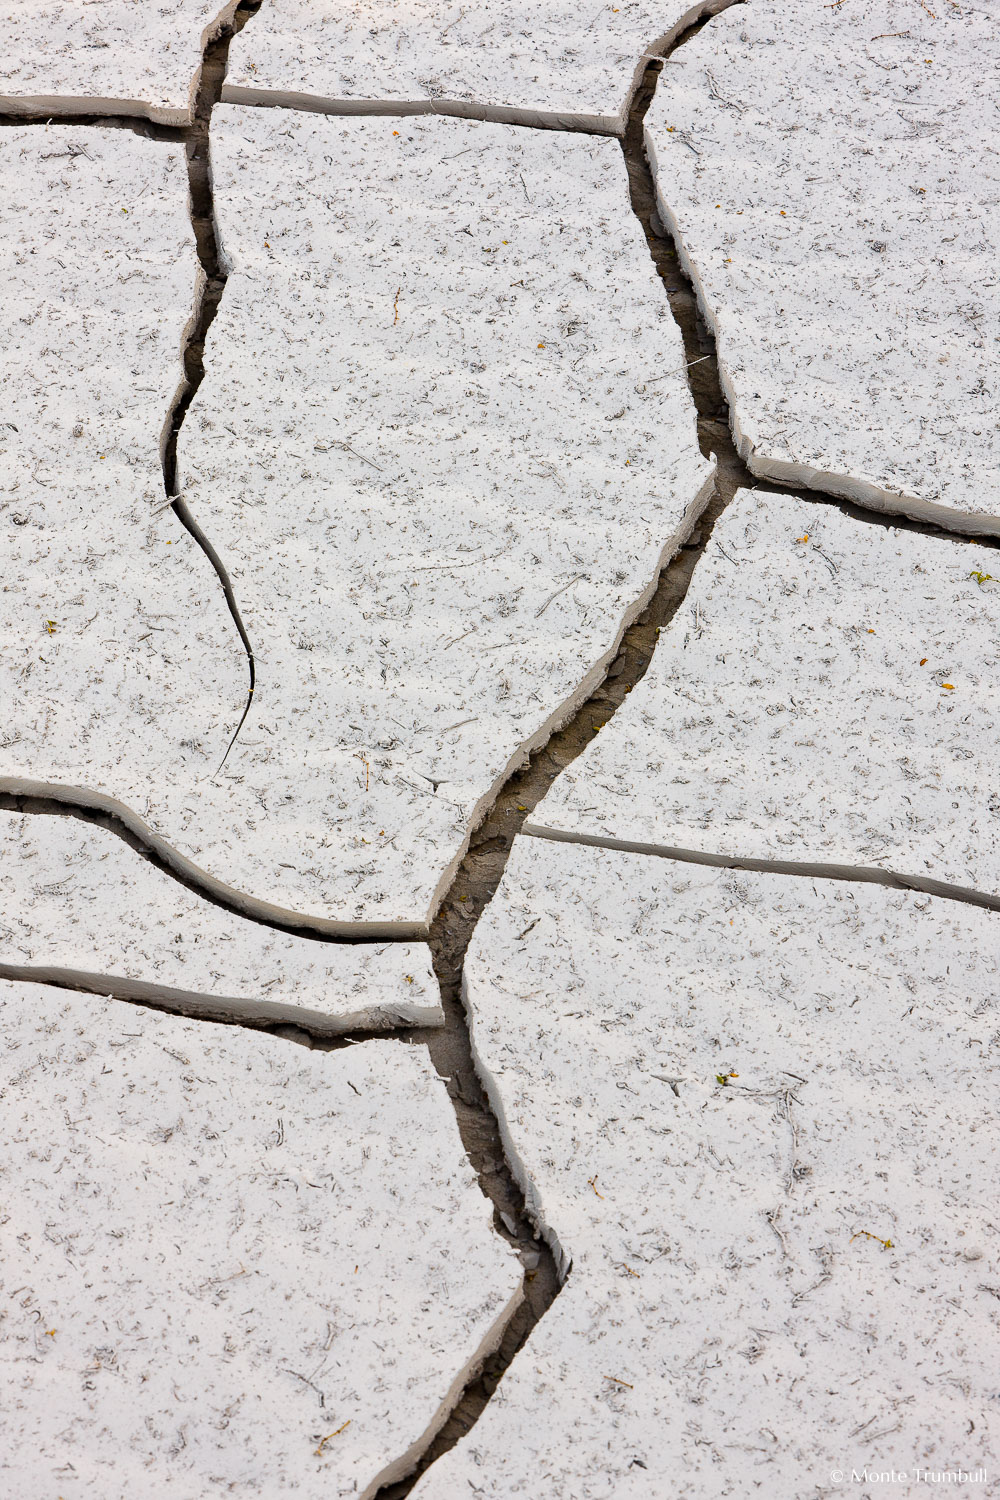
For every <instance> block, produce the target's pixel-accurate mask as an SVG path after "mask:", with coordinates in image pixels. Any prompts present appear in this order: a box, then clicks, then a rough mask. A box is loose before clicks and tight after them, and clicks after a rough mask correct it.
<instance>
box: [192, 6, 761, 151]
mask: <svg viewBox="0 0 1000 1500" xmlns="http://www.w3.org/2000/svg"><path fill="white" fill-rule="evenodd" d="M737 3H739V0H701V3H699V4H697V5H693V6H692V7H691V9H690V10H689V11H687V12H686V13H685V14H684V15H683V16H682V17H681V18H680V20H679V21H676V22H675V23H674V25H673V26H671V28H670V30H669V31H667V32H665V33H664V34H663V35H662V36H660V37H658V38H657V39H656V41H654V42H651V43H650V45H649V47H648V48H647V49H646V51H645V52H644V53H643V55H642V57H641V58H640V59H639V62H638V65H637V67H636V71H635V73H634V75H633V78H632V83H631V85H630V88H629V91H628V95H627V98H626V102H625V104H624V105H623V106H622V108H621V109H620V110H619V111H618V113H617V114H610V115H599V114H588V113H582V114H581V113H576V112H574V111H565V110H563V111H559V110H546V109H529V108H525V107H522V106H520V105H516V104H487V103H485V102H483V101H481V100H476V99H430V98H427V99H376V98H370V99H359V98H350V99H347V98H338V97H336V96H334V95H328V94H309V93H300V92H296V91H294V90H291V89H266V88H248V87H246V86H244V85H242V84H229V83H227V84H225V85H224V86H223V89H222V95H221V98H220V103H222V104H242V105H245V106H248V107H250V108H253V109H295V110H302V111H304V112H305V113H307V114H320V115H345V116H349V115H391V116H398V117H400V118H405V117H406V116H408V115H447V116H451V117H452V118H454V119H459V120H483V121H486V122H487V123H489V124H491V125H519V126H523V127H524V128H526V129H530V130H561V131H565V132H576V133H579V134H584V135H609V136H618V137H621V136H622V134H623V133H624V131H625V127H626V122H627V120H628V118H629V112H630V108H631V101H632V99H633V98H634V95H635V92H636V90H637V88H638V87H639V85H640V83H641V81H642V77H643V75H644V73H645V70H646V66H647V64H648V63H649V62H650V60H651V59H653V58H659V57H664V56H665V55H666V53H667V52H668V51H670V50H671V48H672V47H673V46H675V45H676V43H677V41H678V39H679V38H681V37H682V36H684V35H685V34H686V33H687V32H688V31H690V29H691V27H692V26H694V25H696V24H698V23H699V22H701V21H704V20H707V19H708V18H709V17H711V16H715V15H718V14H719V12H720V11H723V10H726V9H728V7H729V6H730V5H734V4H737Z"/></svg>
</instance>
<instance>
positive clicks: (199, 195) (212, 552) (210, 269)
mask: <svg viewBox="0 0 1000 1500" xmlns="http://www.w3.org/2000/svg"><path fill="white" fill-rule="evenodd" d="M261 4H262V0H245V3H244V4H242V5H239V6H238V7H237V8H236V10H235V11H234V13H233V17H232V20H230V21H228V22H227V23H225V24H224V25H223V26H222V28H221V29H220V31H219V34H218V35H217V36H216V37H214V38H213V39H212V41H210V42H209V44H208V46H207V47H206V49H205V54H204V57H203V59H202V65H201V72H200V74H199V77H198V88H197V93H196V95H195V104H194V118H193V120H192V122H191V124H190V125H188V126H185V127H183V128H182V130H181V135H182V136H183V139H184V145H185V156H186V159H187V169H188V191H189V193H190V198H191V227H192V229H193V231H194V237H195V244H196V247H197V251H198V262H199V265H200V267H201V272H200V275H199V280H198V285H197V288H196V291H195V306H194V313H193V315H192V318H191V321H190V323H189V324H188V328H187V332H186V336H185V341H184V349H183V355H182V358H183V363H184V376H183V379H182V380H181V383H180V385H179V387H178V389H177V393H176V395H175V396H174V399H173V403H172V405H171V408H170V411H169V413H168V414H167V420H166V423H165V425H164V429H163V438H162V442H161V456H162V462H163V487H164V490H165V492H166V496H167V499H168V500H169V501H170V504H171V506H172V508H173V511H174V514H175V515H176V516H177V519H178V520H179V521H180V523H181V525H182V526H183V527H184V528H185V529H186V530H187V531H188V532H190V534H191V536H192V537H193V538H194V540H195V541H196V542H197V544H198V546H199V547H200V548H201V550H202V551H203V552H204V554H205V556H206V557H207V558H208V561H209V562H210V563H211V565H212V567H213V568H214V570H215V573H216V576H217V577H218V579H219V582H220V583H221V585H222V591H223V594H224V595H225V599H226V604H227V605H228V607H229V613H230V615H231V617H232V621H233V625H234V626H235V627H236V632H237V634H238V635H239V638H240V640H241V641H242V643H243V649H244V651H245V652H246V657H247V671H248V675H249V685H248V688H247V698H246V703H245V704H244V707H243V712H242V714H241V715H240V719H239V722H238V723H237V725H236V728H235V729H234V731H233V735H232V738H231V739H230V741H229V744H228V745H227V746H226V752H225V754H224V755H223V757H222V760H221V761H220V763H219V767H218V770H217V771H216V773H215V774H216V775H218V774H219V771H221V770H222V768H223V766H224V765H225V764H226V761H227V759H228V757H229V752H230V751H231V750H232V748H233V746H234V745H235V743H236V741H237V738H238V737H239V733H240V730H241V729H242V728H243V725H244V724H245V723H246V720H247V715H248V714H249V712H250V709H251V707H252V706H253V695H254V688H255V686H256V682H257V667H256V662H255V659H254V650H253V644H252V642H251V640H250V636H249V634H248V632H247V629H246V626H245V625H244V623H243V617H242V615H241V614H240V608H239V604H238V603H237V599H236V591H235V589H234V588H233V583H232V580H231V578H230V577H229V573H228V572H227V570H226V567H225V564H224V563H223V561H222V558H221V557H220V556H219V553H218V552H217V551H216V549H215V547H214V546H213V545H212V543H211V541H210V540H209V538H208V537H207V536H206V535H205V533H204V531H203V530H202V529H201V527H200V525H199V524H198V522H197V520H196V519H195V517H194V516H193V515H192V513H191V509H190V507H189V505H188V504H187V501H186V500H185V499H184V498H183V496H182V495H180V494H179V493H178V488H177V440H178V437H179V435H180V430H181V427H182V425H183V422H184V418H185V417H186V416H187V414H188V411H189V410H190V407H191V403H192V401H193V400H194V398H195V396H196V395H197V393H198V388H199V386H200V385H201V382H202V381H203V380H204V378H205V341H206V339H207V337H208V330H209V329H210V328H211V326H212V323H213V322H214V321H215V315H216V313H217V312H218V310H219V304H220V302H221V301H222V294H223V292H224V291H225V288H226V281H227V279H228V277H227V273H226V271H225V268H224V266H223V263H222V256H221V254H220V252H219V236H218V230H217V228H216V222H215V205H214V201H213V197H212V169H211V161H210V158H209V135H210V130H211V122H212V110H213V109H214V108H215V106H216V104H218V102H219V98H220V95H221V93H222V84H223V80H224V78H225V76H226V64H227V62H228V59H229V47H230V43H231V42H232V39H233V37H234V36H236V34H237V32H239V31H242V29H243V27H244V26H245V25H246V23H247V21H249V20H250V18H251V17H252V16H254V15H256V13H257V11H258V10H259V9H260V6H261Z"/></svg>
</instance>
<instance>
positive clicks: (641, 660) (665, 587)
mask: <svg viewBox="0 0 1000 1500" xmlns="http://www.w3.org/2000/svg"><path fill="white" fill-rule="evenodd" d="M732 3H739V0H706V3H705V4H704V5H702V6H699V7H697V8H696V9H695V10H694V11H692V12H689V13H688V16H687V17H686V18H685V23H684V24H681V25H679V26H678V27H677V28H675V29H674V31H673V32H672V33H670V34H668V37H667V38H666V39H665V41H664V43H663V56H662V57H659V58H654V59H650V60H649V61H648V62H647V65H646V67H645V69H644V70H643V72H642V73H641V75H640V77H639V80H638V82H637V85H636V87H635V89H634V92H633V95H632V98H631V101H630V105H629V109H628V114H627V120H626V127H625V131H624V135H623V137H622V149H623V152H624V156H625V164H626V168H627V171H628V179H629V191H630V196H631V203H632V208H633V211H634V212H635V214H636V217H637V218H638V220H639V222H640V224H641V225H642V227H643V231H644V233H645V236H646V243H647V245H648V247H649V251H650V254H651V256H652V258H653V262H654V264H655V266H656V269H657V272H658V273H659V275H660V278H661V280H662V282H663V285H664V288H665V291H666V295H667V300H668V302H669V305H670V310H671V313H672V314H673V317H674V321H675V322H676V324H677V326H678V328H679V329H680V332H681V337H682V340H683V345H684V357H685V361H686V364H687V373H688V382H689V387H690V390H691V395H692V399H693V401H694V404H695V407H696V410H697V418H698V441H699V446H700V448H701V451H702V453H703V454H705V455H706V457H714V458H715V462H716V473H715V489H714V494H713V495H712V498H711V500H710V501H709V502H708V504H707V505H706V507H705V508H704V510H703V511H702V512H701V515H700V517H699V519H698V521H697V522H696V526H695V530H694V532H693V533H692V535H691V537H690V538H689V539H688V541H687V543H686V544H685V545H684V546H683V547H682V548H681V549H680V551H679V552H678V553H677V555H676V556H675V557H674V558H673V560H672V561H670V562H669V563H668V564H667V566H666V567H665V568H664V569H663V571H662V572H661V574H660V578H659V581H658V585H657V588H656V591H655V593H654V594H653V596H652V599H651V600H650V603H649V605H648V606H647V608H646V610H645V612H644V613H643V614H642V615H640V616H639V618H638V619H637V620H636V621H635V622H634V623H633V624H632V625H631V626H630V627H629V629H628V630H627V631H626V632H625V635H624V637H623V639H622V643H621V647H620V649H619V651H618V654H617V656H616V657H615V659H614V661H613V662H612V663H611V665H610V667H609V669H608V672H607V675H606V677H605V679H604V681H603V682H602V683H601V684H600V685H599V686H598V687H597V688H596V689H595V690H594V692H593V693H592V694H591V695H590V697H589V698H588V699H587V700H586V702H585V703H584V704H583V705H582V706H581V708H580V709H578V711H577V713H576V714H575V715H574V716H573V717H572V718H571V719H570V720H569V722H568V723H566V724H565V725H564V726H563V727H562V728H561V729H559V730H558V731H557V732H556V733H554V734H553V735H552V736H551V738H550V739H549V740H548V741H547V743H546V744H545V745H544V746H542V747H541V748H540V749H539V750H537V751H535V752H533V753H532V754H531V756H530V758H529V760H528V763H527V764H526V765H524V766H523V767H521V768H520V769H519V770H517V771H515V772H514V774H513V775H512V776H511V777H510V779H509V780H508V781H507V782H506V783H505V785H504V786H503V787H502V788H501V789H500V791H499V793H498V794H497V797H496V800H495V802H494V804H493V807H492V809H491V811H490V812H489V813H488V815H487V816H486V818H485V819H484V821H483V822H482V823H481V824H480V826H479V827H478V828H477V829H476V830H475V832H474V833H473V834H472V836H471V839H470V843H469V848H468V851H467V853H466V855H465V857H464V859H463V860H462V863H461V865H460V866H459V869H458V871H457V873H456V875H455V878H454V880H453V882H452V885H451V887H450V889H449V890H448V892H447V893H446V895H445V896H444V899H443V901H442V904H441V906H440V908H439V910H438V913H437V915H436V917H435V918H434V921H433V923H432V925H431V949H432V953H433V957H434V967H435V971H436V973H437V976H438V979H439V981H440V984H441V994H442V1001H443V1004H444V1010H445V1026H444V1029H443V1030H441V1031H438V1032H436V1033H434V1034H427V1033H423V1034H422V1035H423V1040H424V1041H425V1043H426V1045H427V1048H428V1050H429V1052H430V1056H431V1059H432V1061H433V1062H434V1065H435V1067H436V1068H437V1070H438V1072H439V1073H441V1074H442V1076H443V1077H444V1078H446V1079H447V1081H448V1087H449V1091H450V1092H451V1094H452V1099H453V1103H454V1106H455V1112H456V1116H457V1118H458V1122H459V1129H460V1131H461V1133H462V1140H463V1144H464V1145H465V1149H466V1152H467V1153H468V1156H469V1159H470V1160H471V1162H472V1164H473V1166H474V1167H475V1169H476V1172H477V1174H478V1176H479V1181H480V1184H481V1186H482V1188H483V1191H484V1192H485V1193H486V1194H487V1196H488V1197H489V1198H491V1199H492V1201H493V1203H494V1205H495V1206H496V1209H497V1211H498V1213H503V1214H506V1215H507V1216H508V1219H509V1222H510V1223H511V1224H513V1226H514V1230H515V1232H514V1233H513V1234H511V1233H510V1232H509V1230H506V1235H505V1237H507V1238H510V1239H511V1241H512V1243H515V1244H517V1245H519V1246H521V1247H524V1246H533V1248H534V1249H535V1250H536V1251H537V1252H538V1254H539V1257H540V1258H539V1264H538V1267H537V1269H536V1271H535V1273H534V1278H533V1279H531V1278H530V1277H529V1278H526V1286H525V1292H526V1302H525V1304H524V1305H523V1306H522V1308H521V1309H520V1310H519V1312H518V1313H517V1315H516V1316H515V1317H514V1318H513V1319H512V1321H511V1324H510V1326H509V1327H508V1330H507V1333H506V1335H505V1336H504V1339H503V1341H502V1343H501V1345H500V1347H499V1349H498V1350H497V1352H496V1354H495V1355H493V1356H491V1357H490V1358H489V1359H488V1360H487V1361H486V1363H485V1365H484V1367H483V1371H482V1373H481V1375H480V1376H479V1377H478V1378H477V1379H476V1380H474V1381H472V1382H471V1383H470V1384H469V1385H468V1386H467V1387H466V1389H465V1392H464V1393H463V1395H462V1397H461V1399H460V1400H459V1402H458V1403H457V1405H456V1407H455V1409H454V1411H453V1412H452V1414H451V1417H450V1418H449V1419H448V1421H447V1422H446V1423H445V1425H444V1426H443V1427H442V1428H441V1429H440V1431H439V1432H438V1434H437V1436H436V1437H435V1438H434V1440H433V1442H432V1443H431V1444H430V1446H429V1447H428V1448H427V1450H426V1451H425V1453H424V1454H423V1456H422V1457H421V1459H420V1461H419V1463H418V1464H417V1467H416V1468H415V1470H414V1471H413V1472H412V1473H411V1474H410V1475H409V1476H408V1477H407V1478H406V1479H403V1480H400V1481H398V1482H397V1483H395V1484H392V1485H387V1486H384V1487H383V1488H382V1489H380V1490H379V1491H378V1492H377V1495H376V1497H375V1500H404V1497H405V1496H407V1495H409V1493H410V1492H411V1490H412V1488H413V1486H414V1485H415V1484H416V1482H417V1480H418V1479H419V1478H420V1476H421V1475H422V1474H423V1473H424V1472H425V1471H426V1470H427V1468H429V1467H430V1465H431V1464H432V1463H434V1461H435V1460H436V1459H437V1458H439V1457H440V1456H441V1455H442V1454H443V1453H445V1452H447V1451H448V1449H450V1448H452V1447H454V1445H455V1444H456V1443H457V1442H458V1441H459V1440H460V1439H461V1438H463V1437H464V1436H465V1435H466V1433H467V1432H468V1431H469V1430H470V1429H471V1428H472V1426H473V1425H474V1424H475V1422H476V1421H477V1420H478V1418H479V1416H480V1415H481V1414H482V1412H483V1411H484V1409H485V1407H486V1405H487V1404H488V1402H489V1400H490V1399H491V1397H492V1395H493V1392H494V1391H495V1390H496V1387H497V1385H498V1384H499V1382H500V1380H501V1378H502V1377H503V1375H504V1373H505V1372H506V1370H507V1369H508V1368H509V1367H510V1365H511V1363H512V1361H513V1360H514V1358H515V1356H516V1355H517V1353H518V1351H519V1350H520V1348H521V1347H522V1346H523V1344H524V1343H525V1341H526V1339H527V1338H528V1337H529V1335H530V1333H531V1331H532V1329H533V1328H534V1327H535V1326H536V1325H537V1324H538V1322H539V1321H540V1319H541V1318H542V1317H543V1316H544V1315H545V1313H546V1312H547V1311H548V1309H549V1308H550V1307H551V1306H552V1304H553V1302H554V1301H555V1298H556V1297H557V1296H558V1294H559V1291H560V1289H561V1284H560V1281H559V1276H558V1271H557V1267H556V1264H555V1260H554V1257H553V1255H552V1252H551V1250H550V1249H549V1247H548V1245H547V1244H546V1243H545V1242H544V1240H542V1239H540V1238H538V1239H536V1238H535V1235H536V1233H538V1226H537V1225H534V1224H532V1223H531V1221H530V1219H529V1218H528V1215H527V1212H526V1207H525V1201H524V1195H523V1192H522V1189H521V1187H520V1185H519V1183H518V1182H517V1180H516V1178H515V1176H514V1173H513V1171H512V1170H511V1168H510V1165H509V1163H508V1162H507V1160H506V1158H505V1156H504V1153H503V1148H502V1144H501V1136H500V1126H499V1121H498V1118H497V1115H496V1112H495V1111H494V1109H493V1107H492V1105H491V1103H490V1101H489V1099H488V1098H487V1096H486V1092H485V1090H484V1088H483V1085H482V1083H481V1081H480V1077H479V1074H478V1072H477V1070H476V1065H475V1057H474V1049H473V1045H472V1038H471V1032H470V1028H469V1020H468V1016H467V1014H466V1011H465V1005H464V1000H463V996H462V973H463V967H464V962H465V955H466V952H467V950H468V947H469V943H470V941H471V939H472V934H473V932H474V930H475V927H476V924H477V922H478V920H479V918H480V916H481V915H482V913H483V911H484V910H485V908H486V906H487V905H488V904H489V902H490V901H491V900H492V898H493V896H494V895H495V893H496V890H497V887H498V886H499V884H500V881H501V879H502V877H503V873H504V870H505V868H506V865H507V861H508V859H509V857H510V853H511V849H512V846H513V843H514V839H515V838H516V837H517V836H518V835H519V834H521V833H522V831H524V827H525V824H526V822H527V820H528V819H529V817H530V815H531V813H532V812H534V810H535V808H536V806H537V805H538V803H539V802H540V801H541V800H542V799H543V798H544V796H545V795H546V793H547V792H548V791H549V789H550V787H551V785H552V782H553V781H554V780H555V779H556V777H557V776H558V775H559V773H560V771H562V770H564V769H565V768H566V766H568V765H569V764H571V762H572V761H574V760H575V759H576V758H577V756H579V755H580V754H581V753H582V752H583V751H584V750H585V749H586V747H587V746H588V745H589V743H590V741H591V740H592V739H593V738H594V736H595V735H596V734H597V732H598V730H600V729H601V728H603V726H604V725H605V724H606V723H607V721H608V720H609V719H610V718H611V717H612V716H613V715H614V714H615V713H616V712H617V710H618V709H619V708H620V707H621V705H622V704H623V703H624V702H625V699H626V697H627V695H628V694H629V693H630V692H631V690H632V689H633V688H634V687H635V686H636V684H637V683H639V682H641V680H642V678H643V677H644V676H645V673H646V671H647V669H648V667H649V664H650V661H651V660H652V655H653V651H654V649H655V646H656V639H657V635H658V633H659V631H660V630H661V629H664V628H665V627H666V626H667V625H668V624H669V623H670V621H671V620H672V619H673V617H674V615H675V614H676V613H677V611H678V609H679V608H680V607H681V605H682V604H683V602H684V599H685V596H686V594H687V591H688V587H689V585H690V582H691V578H692V575H693V573H694V569H695V566H696V564H697V563H698V561H699V559H700V558H701V557H702V555H703V554H704V552H705V549H706V547H707V546H708V543H709V540H710V538H711V534H712V530H713V528H714V526H715V523H716V521H717V520H718V518H719V516H720V515H721V514H722V512H723V511H724V510H725V509H726V507H727V506H728V505H729V503H730V502H731V500H732V499H733V496H734V495H735V493H736V491H737V490H738V489H741V488H746V489H760V488H762V486H761V484H760V481H759V480H757V479H756V478H755V476H754V475H753V474H752V473H751V472H750V471H749V469H748V468H747V467H746V465H745V464H744V462H743V460H742V459H741V458H740V456H739V454H738V452H737V450H736V447H735V444H734V442H733V439H732V435H731V430H730V413H729V406H728V403H727V401H726V398H725V396H724V395H723V392H722V387H721V384H720V380H719V366H718V359H717V356H716V349H715V340H714V338H713V336H712V334H711V332H710V331H709V329H708V326H707V324H706V322H705V320H704V318H703V317H702V315H701V312H700V310H699V307H698V302H697V298H696V295H695V291H694V287H693V285H692V283H691V281H690V279H689V278H688V276H687V275H686V273H685V271H684V270H683V268H682V265H681V262H680V258H679V256H678V253H677V247H676V245H675V244H674V242H673V241H672V239H671V238H670V236H669V234H668V233H667V231H666V229H665V227H664V226H663V225H662V223H661V222H660V220H659V216H658V215H657V213H656V190H655V186H654V183H653V178H652V173H651V171H650V167H649V163H648V161H647V158H646V152H645V141H644V134H643V122H644V117H645V114H646V111H647V109H648V108H649V104H650V101H651V100H652V97H653V92H654V89H655V87H656V83H657V80H658V78H659V74H660V71H661V69H662V68H663V65H664V62H665V61H666V59H667V58H668V57H669V55H670V53H671V52H673V51H675V50H676V49H677V48H678V47H680V46H682V45H683V44H684V43H685V42H686V41H688V40H689V39H690V38H691V37H693V36H694V35H696V33H697V32H698V31H700V30H701V28H702V26H704V25H705V24H706V23H707V22H708V21H710V20H711V19H712V17H713V16H715V15H717V14H719V12H720V11H721V10H724V9H727V8H728V6H729V5H730V4H732ZM768 488H770V486H768ZM784 492H785V493H790V494H793V495H797V496H799V497H800V498H802V499H806V500H810V501H812V502H814V503H817V502H819V503H826V504H830V505H833V506H835V507H836V508H837V509H838V510H840V511H841V512H842V513H843V514H845V515H847V516H850V517H852V518H853V519H855V520H858V521H861V522H864V523H866V524H870V525H877V526H882V527H889V526H898V527H900V528H901V529H904V530H910V531H917V532H920V533H921V534H923V535H927V536H929V537H947V538H948V539H950V540H954V539H955V538H954V533H953V532H951V531H946V530H945V529H944V528H942V527H939V526H936V525H934V524H932V523H928V522H925V521H916V520H912V519H910V518H908V517H906V516H898V517H894V516H888V515H886V514H884V513H883V512H880V511H874V510H869V509H866V508H865V507H862V506H858V505H856V504H854V503H852V502H850V501H847V500H843V499H841V498H839V497H837V496H832V495H831V496H828V495H825V494H823V493H821V492H819V491H815V490H801V491H800V490H787V491H784ZM977 541H983V542H984V544H985V545H989V542H988V540H986V539H980V538H977ZM529 826H530V827H531V830H532V832H534V831H535V827H536V826H537V825H529ZM536 836H538V835H536ZM541 836H545V835H541ZM691 857H692V858H695V859H699V862H703V863H713V862H715V861H714V860H712V858H711V857H706V858H704V859H702V858H701V857H700V856H697V855H692V856H691ZM719 863H726V864H728V863H730V862H729V861H723V860H721V859H720V860H719ZM751 864H752V862H747V868H750V867H751ZM767 868H774V867H773V865H767ZM855 876H857V878H859V879H862V880H870V881H878V882H880V883H884V884H896V885H898V886H899V887H900V888H904V889H910V888H913V889H924V884H923V883H922V882H913V883H910V882H907V881H906V879H905V877H901V876H898V877H890V876H885V875H884V873H883V872H881V871H871V872H868V873H865V874H859V873H858V872H857V871H852V872H851V877H852V878H853V877H855ZM837 878H846V877H841V876H838V877H837ZM946 892H947V894H951V895H954V896H955V898H956V899H959V900H966V899H968V900H971V901H976V902H981V904H984V905H988V904H990V900H991V898H979V897H978V896H977V895H976V893H975V892H969V893H965V892H962V893H959V888H957V887H948V888H946ZM996 905H997V906H998V907H1000V900H998V901H997V902H996ZM413 1035H414V1036H420V1035H421V1033H417V1032H415V1033H413ZM498 1229H499V1232H501V1233H505V1229H506V1226H503V1225H502V1223H501V1224H499V1225H498Z"/></svg>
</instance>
